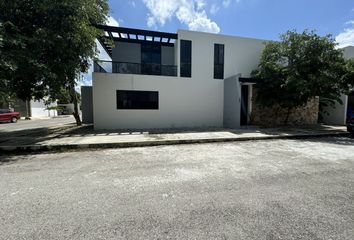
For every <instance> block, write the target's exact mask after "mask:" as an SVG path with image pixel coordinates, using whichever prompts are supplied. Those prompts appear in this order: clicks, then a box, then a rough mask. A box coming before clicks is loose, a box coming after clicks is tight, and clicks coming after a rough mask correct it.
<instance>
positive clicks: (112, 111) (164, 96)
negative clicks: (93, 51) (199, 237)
mask: <svg viewBox="0 0 354 240" xmlns="http://www.w3.org/2000/svg"><path fill="white" fill-rule="evenodd" d="M178 38H179V40H181V39H183V40H191V41H192V78H180V77H165V76H147V75H130V74H129V75H127V74H109V73H94V74H93V105H94V124H95V128H96V129H124V128H140V129H144V128H171V127H172V128H175V127H222V126H223V109H224V82H223V80H219V79H214V78H213V73H214V72H213V69H214V44H215V43H219V44H224V45H225V73H224V77H225V78H228V77H231V76H234V75H236V74H241V75H242V76H243V77H247V76H249V74H250V72H251V71H252V70H254V69H255V68H256V67H257V65H258V62H259V58H260V55H261V52H262V50H263V48H264V44H263V43H264V41H263V40H256V39H248V38H239V37H230V36H223V35H216V34H208V33H200V32H192V31H185V30H182V31H179V32H178ZM176 46H177V47H176V51H175V53H176V54H177V56H175V57H176V61H177V64H178V65H179V58H180V56H179V55H180V50H179V48H178V46H179V44H178V43H177V44H176ZM178 74H179V69H178ZM116 90H146V91H158V92H159V110H117V106H116V104H117V98H116ZM237 98H238V100H239V102H240V96H237Z"/></svg>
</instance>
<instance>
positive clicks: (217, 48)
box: [214, 43, 225, 79]
mask: <svg viewBox="0 0 354 240" xmlns="http://www.w3.org/2000/svg"><path fill="white" fill-rule="evenodd" d="M224 74H225V45H224V44H219V43H215V44H214V79H224Z"/></svg>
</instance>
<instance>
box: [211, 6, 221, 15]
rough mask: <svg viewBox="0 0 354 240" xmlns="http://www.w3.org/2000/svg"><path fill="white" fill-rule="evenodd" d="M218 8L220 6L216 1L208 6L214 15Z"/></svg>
mask: <svg viewBox="0 0 354 240" xmlns="http://www.w3.org/2000/svg"><path fill="white" fill-rule="evenodd" d="M219 10H220V7H219V6H218V5H217V4H216V3H214V4H213V5H211V7H210V13H211V14H213V15H215V14H216V13H217V12H219Z"/></svg>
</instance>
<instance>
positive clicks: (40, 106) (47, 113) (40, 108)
mask: <svg viewBox="0 0 354 240" xmlns="http://www.w3.org/2000/svg"><path fill="white" fill-rule="evenodd" d="M53 106H57V104H56V103H51V104H50V105H48V106H46V105H45V103H44V101H43V100H40V101H31V114H32V117H34V118H42V117H55V116H58V113H57V110H47V107H53Z"/></svg>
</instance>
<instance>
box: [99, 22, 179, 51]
mask: <svg viewBox="0 0 354 240" xmlns="http://www.w3.org/2000/svg"><path fill="white" fill-rule="evenodd" d="M96 27H97V28H98V29H101V30H103V31H104V33H105V34H104V36H101V37H99V38H98V41H99V42H100V43H101V45H102V46H103V48H104V49H105V50H106V52H107V53H108V54H109V55H110V56H112V46H111V45H110V44H109V42H110V40H113V41H115V42H130V43H146V42H148V43H152V42H153V43H159V44H161V45H164V46H174V43H175V42H176V40H177V39H178V35H177V34H176V33H168V32H158V31H150V30H142V29H134V28H124V27H115V26H108V25H96Z"/></svg>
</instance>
